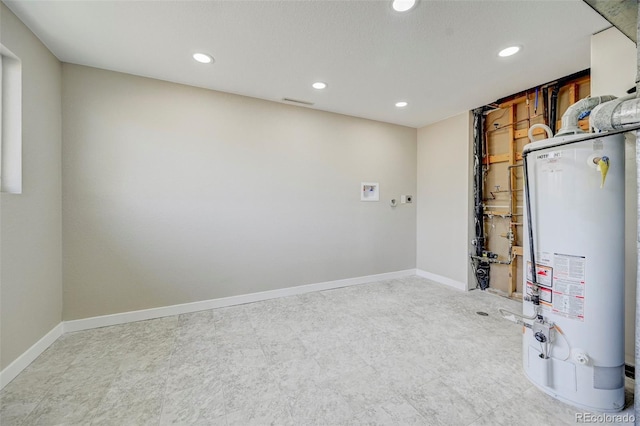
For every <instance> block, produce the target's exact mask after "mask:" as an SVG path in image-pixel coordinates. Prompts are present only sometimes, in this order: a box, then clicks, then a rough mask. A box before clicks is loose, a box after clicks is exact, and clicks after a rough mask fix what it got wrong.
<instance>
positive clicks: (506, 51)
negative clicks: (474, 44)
mask: <svg viewBox="0 0 640 426" xmlns="http://www.w3.org/2000/svg"><path fill="white" fill-rule="evenodd" d="M519 51H520V46H511V47H507V48H506V49H502V50H501V51H500V52H498V56H502V57H503V58H505V57H507V56H511V55H515V54H516V53H518V52H519Z"/></svg>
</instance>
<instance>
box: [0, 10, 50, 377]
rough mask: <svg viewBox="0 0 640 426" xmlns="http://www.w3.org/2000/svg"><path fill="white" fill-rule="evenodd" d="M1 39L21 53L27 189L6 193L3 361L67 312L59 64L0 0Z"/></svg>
mask: <svg viewBox="0 0 640 426" xmlns="http://www.w3.org/2000/svg"><path fill="white" fill-rule="evenodd" d="M0 19H1V21H0V42H1V43H2V44H3V45H4V46H6V47H7V49H9V50H11V51H12V52H13V53H14V54H16V55H17V56H18V57H19V58H20V60H21V61H22V108H23V110H22V161H23V165H22V176H23V180H22V191H23V192H22V194H20V195H12V194H2V195H1V196H0V251H1V252H0V258H1V259H2V265H1V275H0V369H4V368H5V367H6V366H7V365H9V364H10V363H11V362H12V361H14V360H15V359H16V358H17V357H18V356H19V355H21V354H22V353H23V352H24V351H25V350H27V349H28V348H29V347H30V346H31V345H33V344H34V343H35V342H37V341H38V340H39V339H40V338H41V337H43V336H44V335H45V334H46V333H47V332H49V331H50V330H51V329H53V328H54V327H55V326H56V325H58V324H59V323H60V321H61V319H62V272H61V189H60V148H61V123H60V120H61V111H60V110H61V108H60V96H61V66H60V62H58V60H57V59H56V58H55V57H54V56H53V55H52V54H51V53H50V52H49V51H48V50H47V48H45V47H44V45H42V43H40V41H39V40H38V39H37V38H36V37H35V36H34V35H33V34H32V33H31V31H29V30H28V29H27V27H25V26H24V24H22V22H20V21H19V20H18V19H17V18H16V17H15V15H14V14H13V13H12V12H11V11H10V10H9V9H7V8H6V6H5V5H4V4H0Z"/></svg>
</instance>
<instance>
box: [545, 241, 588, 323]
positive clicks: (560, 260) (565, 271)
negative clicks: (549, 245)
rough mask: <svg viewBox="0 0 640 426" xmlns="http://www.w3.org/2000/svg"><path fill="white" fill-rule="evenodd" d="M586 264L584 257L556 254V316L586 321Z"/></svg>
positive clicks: (554, 309)
mask: <svg viewBox="0 0 640 426" xmlns="http://www.w3.org/2000/svg"><path fill="white" fill-rule="evenodd" d="M585 264H586V259H585V257H584V256H572V255H567V254H559V253H554V255H553V269H554V275H553V284H554V288H553V304H552V308H551V310H552V312H553V313H554V314H556V315H560V316H563V317H566V318H570V319H577V320H580V321H584V288H585V270H586V268H585Z"/></svg>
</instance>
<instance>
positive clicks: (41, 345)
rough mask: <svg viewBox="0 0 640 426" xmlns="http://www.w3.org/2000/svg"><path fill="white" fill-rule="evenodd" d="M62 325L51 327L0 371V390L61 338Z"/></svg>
mask: <svg viewBox="0 0 640 426" xmlns="http://www.w3.org/2000/svg"><path fill="white" fill-rule="evenodd" d="M63 332H64V325H63V323H62V322H61V323H60V324H58V325H56V326H55V327H53V329H52V330H51V331H49V332H48V333H47V334H45V335H44V336H43V337H42V338H41V339H40V340H38V341H37V342H36V343H34V344H33V346H31V347H30V348H29V349H27V350H26V351H25V352H24V353H23V354H22V355H20V356H19V357H18V358H16V359H15V360H14V361H13V362H12V363H11V364H9V365H8V366H7V367H6V368H5V369H4V370H2V371H0V390H1V389H3V388H4V387H5V386H6V385H7V384H9V383H10V382H11V381H12V380H13V379H15V378H16V376H17V375H18V374H20V373H21V372H22V370H24V369H25V368H27V367H28V366H29V364H31V363H32V362H33V361H34V360H35V359H36V358H38V357H39V356H40V354H41V353H42V352H44V351H45V350H46V349H47V348H48V347H49V346H51V345H52V344H53V342H55V341H56V340H57V339H58V337H60V336H62V333H63Z"/></svg>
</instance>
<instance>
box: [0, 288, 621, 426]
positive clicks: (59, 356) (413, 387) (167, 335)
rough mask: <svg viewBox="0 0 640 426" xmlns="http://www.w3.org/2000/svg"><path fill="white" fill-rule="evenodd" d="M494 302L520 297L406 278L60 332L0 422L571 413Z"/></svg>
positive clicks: (564, 417) (227, 421) (8, 390)
mask: <svg viewBox="0 0 640 426" xmlns="http://www.w3.org/2000/svg"><path fill="white" fill-rule="evenodd" d="M501 307H502V308H507V309H511V310H516V311H518V310H520V309H521V307H520V304H519V303H517V302H514V301H511V300H507V299H504V298H501V297H498V296H494V295H492V294H488V293H485V292H481V291H472V292H469V293H462V292H459V291H456V290H453V289H450V288H448V287H445V286H442V285H439V284H434V283H431V282H429V281H427V280H424V279H422V278H419V277H409V278H405V279H398V280H390V281H381V282H377V283H373V284H365V285H358V286H352V287H346V288H341V289H336V290H328V291H322V292H317V293H309V294H305V295H301V296H291V297H286V298H281V299H274V300H268V301H263V302H257V303H251V304H246V305H240V306H234V307H229V308H222V309H214V310H209V311H202V312H197V313H193V314H185V315H179V316H173V317H166V318H161V319H156V320H150V321H141V322H136V323H130V324H124V325H117V326H112V327H104V328H99V329H94V330H88V331H82V332H77V333H68V334H65V335H63V336H62V337H61V338H60V339H59V340H58V341H56V342H55V343H54V344H53V345H52V346H51V347H50V348H49V349H47V350H46V351H45V352H44V353H43V354H42V355H41V356H40V357H39V358H38V359H37V360H36V361H35V362H33V363H32V364H31V365H30V366H29V367H28V368H27V369H26V370H24V372H22V373H21V374H20V375H19V376H18V377H17V378H16V379H15V380H13V382H11V383H10V384H9V385H7V386H6V387H5V388H4V390H3V391H2V392H1V393H0V423H1V424H2V426H10V425H60V424H64V425H118V426H122V425H166V424H182V425H188V424H197V425H240V426H246V425H270V424H273V425H296V426H298V425H492V426H500V425H503V426H514V425H526V426H541V425H564V424H575V413H576V411H577V410H576V409H574V408H572V407H569V406H567V405H564V404H562V403H560V402H557V401H555V400H553V399H551V398H550V397H548V396H546V395H544V394H543V393H541V392H540V391H538V390H537V389H535V388H533V387H532V386H531V385H530V384H529V382H528V381H527V380H526V379H525V377H524V374H523V372H522V368H521V356H520V352H521V349H520V342H521V328H520V327H519V326H517V325H515V324H512V323H510V322H508V321H506V320H503V319H501V318H500V316H499V314H498V312H497V309H498V308H501ZM477 311H485V312H488V313H489V316H487V317H483V316H479V315H477V314H476V312H477ZM629 385H630V386H632V382H630V383H629ZM629 399H631V397H630V398H629ZM532 407H534V408H535V409H532ZM628 410H629V409H628ZM628 410H627V412H629V411H628Z"/></svg>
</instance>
